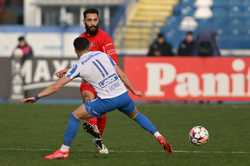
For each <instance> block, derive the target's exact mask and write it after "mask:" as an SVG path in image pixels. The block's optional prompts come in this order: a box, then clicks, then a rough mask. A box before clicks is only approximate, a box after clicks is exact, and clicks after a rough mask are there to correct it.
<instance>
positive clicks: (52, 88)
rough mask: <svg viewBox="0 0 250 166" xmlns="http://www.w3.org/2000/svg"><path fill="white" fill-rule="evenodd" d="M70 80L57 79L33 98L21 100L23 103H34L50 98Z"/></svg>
mask: <svg viewBox="0 0 250 166" xmlns="http://www.w3.org/2000/svg"><path fill="white" fill-rule="evenodd" d="M71 80H72V79H71V78H68V77H62V78H60V79H58V80H57V81H56V82H55V83H53V84H52V85H50V86H48V87H47V88H45V89H44V90H42V91H41V92H40V93H38V94H37V95H36V96H33V97H28V98H25V99H23V101H22V102H23V103H35V102H36V101H37V100H39V99H40V98H43V97H46V96H50V95H52V94H54V93H56V92H57V91H59V90H60V89H61V88H62V87H63V86H65V85H66V84H67V83H69V82H70V81H71Z"/></svg>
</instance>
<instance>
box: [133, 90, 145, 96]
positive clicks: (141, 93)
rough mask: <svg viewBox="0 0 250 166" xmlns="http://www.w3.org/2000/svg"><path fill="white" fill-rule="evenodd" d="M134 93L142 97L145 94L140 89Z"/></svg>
mask: <svg viewBox="0 0 250 166" xmlns="http://www.w3.org/2000/svg"><path fill="white" fill-rule="evenodd" d="M133 94H134V95H136V96H138V97H141V96H143V95H144V94H143V92H142V91H139V90H135V91H134V93H133Z"/></svg>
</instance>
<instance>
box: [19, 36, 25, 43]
mask: <svg viewBox="0 0 250 166" xmlns="http://www.w3.org/2000/svg"><path fill="white" fill-rule="evenodd" d="M17 40H18V41H19V42H20V41H24V40H25V37H24V36H20V37H18V39H17Z"/></svg>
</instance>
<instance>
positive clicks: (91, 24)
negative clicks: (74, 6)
mask: <svg viewBox="0 0 250 166" xmlns="http://www.w3.org/2000/svg"><path fill="white" fill-rule="evenodd" d="M84 24H85V28H86V31H87V33H88V34H89V35H90V36H95V35H96V34H97V32H98V28H99V17H98V15H97V14H95V13H89V14H87V15H86V17H85V18H84Z"/></svg>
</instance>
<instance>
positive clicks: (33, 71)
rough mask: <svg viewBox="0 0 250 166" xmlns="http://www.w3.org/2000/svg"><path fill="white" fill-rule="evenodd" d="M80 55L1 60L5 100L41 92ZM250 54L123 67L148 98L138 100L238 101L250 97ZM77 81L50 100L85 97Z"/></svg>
mask: <svg viewBox="0 0 250 166" xmlns="http://www.w3.org/2000/svg"><path fill="white" fill-rule="evenodd" d="M75 61H76V59H75V58H63V59H62V58H35V59H32V60H27V61H25V63H24V64H23V65H22V66H21V65H20V63H19V61H18V59H11V58H0V68H1V69H0V73H1V76H2V81H1V84H0V101H1V100H9V99H11V100H18V99H21V98H23V97H24V96H30V95H34V94H36V93H37V92H38V91H39V90H41V89H42V88H44V87H46V86H48V85H50V84H51V83H52V82H53V81H55V80H56V79H57V78H56V76H55V75H54V73H55V72H56V71H58V70H59V69H62V68H65V67H67V66H70V65H71V64H72V63H74V62H75ZM249 65H250V58H233V57H226V58H225V57H216V58H212V57H211V58H199V57H153V58H152V57H151V58H149V57H138V56H137V57H132V56H125V57H124V59H123V66H124V70H125V72H126V73H127V75H128V77H129V79H130V80H131V82H132V83H133V84H134V86H135V87H136V88H138V89H139V90H142V91H143V92H144V93H145V96H144V97H142V98H137V97H134V96H133V98H134V99H136V100H137V101H143V102H144V101H145V102H148V101H162V102H165V101H237V102H238V101H239V102H247V101H249V100H250V68H249ZM80 82H81V80H75V81H73V82H72V83H70V84H69V85H68V86H67V87H66V88H63V89H62V91H60V92H59V93H57V94H55V95H53V96H51V97H49V98H48V100H53V99H54V100H55V99H59V100H61V101H62V100H71V101H73V100H78V101H79V100H80V93H79V85H80Z"/></svg>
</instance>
